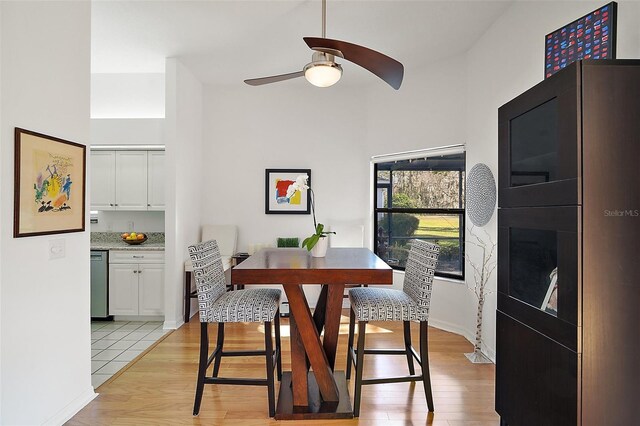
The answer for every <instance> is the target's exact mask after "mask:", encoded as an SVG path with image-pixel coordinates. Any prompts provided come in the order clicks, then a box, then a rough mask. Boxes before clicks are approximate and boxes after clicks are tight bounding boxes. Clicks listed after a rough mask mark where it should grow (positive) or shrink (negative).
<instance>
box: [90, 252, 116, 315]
mask: <svg viewBox="0 0 640 426" xmlns="http://www.w3.org/2000/svg"><path fill="white" fill-rule="evenodd" d="M91 318H92V319H93V318H96V319H112V317H110V316H109V252H108V251H106V250H91Z"/></svg>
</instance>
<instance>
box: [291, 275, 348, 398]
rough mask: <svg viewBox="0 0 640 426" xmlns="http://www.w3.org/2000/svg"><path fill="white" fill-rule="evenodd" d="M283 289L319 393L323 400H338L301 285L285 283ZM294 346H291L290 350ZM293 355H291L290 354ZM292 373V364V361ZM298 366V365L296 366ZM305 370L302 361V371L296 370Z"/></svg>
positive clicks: (332, 378)
mask: <svg viewBox="0 0 640 426" xmlns="http://www.w3.org/2000/svg"><path fill="white" fill-rule="evenodd" d="M284 291H285V293H286V294H287V299H288V300H289V308H290V309H291V313H292V315H293V316H294V318H295V319H294V321H295V322H296V327H297V329H298V334H299V335H300V337H301V339H302V343H303V345H304V349H305V352H306V354H307V356H308V357H309V361H310V362H311V366H312V367H313V372H314V375H315V378H316V381H317V383H318V388H319V389H320V394H321V395H322V398H323V400H324V401H339V395H338V386H337V385H336V381H335V379H334V377H333V372H332V371H331V367H330V366H329V361H328V360H327V355H326V354H325V352H324V349H323V346H322V342H321V341H320V335H319V334H318V330H316V327H315V323H314V322H313V318H312V317H311V310H310V309H309V305H308V303H307V299H306V298H305V297H304V293H303V292H302V288H301V286H299V285H297V284H285V285H284ZM294 349H295V348H294V346H292V347H291V350H292V352H293V351H294ZM292 357H293V355H292ZM291 367H292V374H295V373H293V368H294V365H293V363H292V366H291ZM297 368H298V369H299V368H300V367H299V366H298V367H297ZM305 372H306V363H304V369H303V371H300V370H298V374H304V373H305Z"/></svg>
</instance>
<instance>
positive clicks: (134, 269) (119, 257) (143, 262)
mask: <svg viewBox="0 0 640 426" xmlns="http://www.w3.org/2000/svg"><path fill="white" fill-rule="evenodd" d="M109 259H110V262H109V315H164V253H161V252H138V251H112V252H111V254H110V256H109Z"/></svg>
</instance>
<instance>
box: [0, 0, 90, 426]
mask: <svg viewBox="0 0 640 426" xmlns="http://www.w3.org/2000/svg"><path fill="white" fill-rule="evenodd" d="M0 9H1V15H2V16H1V19H2V22H1V25H0V28H1V36H0V43H1V47H0V54H1V56H0V70H1V72H0V78H1V81H0V84H1V87H2V97H1V99H0V105H1V110H2V117H1V122H0V153H1V155H0V170H1V179H0V180H1V181H2V182H3V185H2V187H1V188H0V199H1V202H0V211H1V213H0V218H1V220H2V226H1V230H0V250H1V252H2V257H1V260H0V265H1V267H0V268H1V269H0V272H1V275H0V283H1V288H0V294H1V299H0V301H1V307H0V315H1V316H0V329H1V332H0V333H1V336H2V346H1V352H0V361H1V365H0V372H1V376H0V385H1V388H2V397H1V398H2V399H1V401H0V407H1V414H2V417H1V418H0V423H2V424H7V425H27V424H28V425H33V424H47V423H50V424H60V423H63V422H64V421H65V420H66V419H67V418H69V417H70V416H71V415H73V414H74V413H75V412H76V411H77V410H79V409H80V408H81V407H82V406H83V405H84V404H85V403H86V402H87V401H88V400H90V399H91V398H93V397H94V396H95V394H94V392H93V388H92V387H91V380H90V375H91V366H90V359H91V353H90V345H91V339H90V325H89V317H90V314H89V300H90V299H89V233H88V232H79V233H72V234H60V235H54V236H43V237H28V238H19V239H14V238H13V235H12V218H13V186H14V185H13V169H14V166H13V161H14V149H13V143H14V142H13V140H14V139H13V131H14V127H16V126H18V127H23V128H27V129H30V130H34V131H38V132H42V133H45V134H50V135H55V136H58V137H61V138H63V139H68V140H72V141H75V142H79V143H82V144H88V143H89V93H90V89H89V71H90V34H91V31H90V22H91V3H90V2H71V1H70V2H2V3H0ZM86 226H87V228H88V226H89V220H88V210H87V217H86ZM52 239H62V240H64V242H65V246H66V257H65V258H63V259H58V260H49V258H48V254H47V252H48V244H49V241H50V240H52Z"/></svg>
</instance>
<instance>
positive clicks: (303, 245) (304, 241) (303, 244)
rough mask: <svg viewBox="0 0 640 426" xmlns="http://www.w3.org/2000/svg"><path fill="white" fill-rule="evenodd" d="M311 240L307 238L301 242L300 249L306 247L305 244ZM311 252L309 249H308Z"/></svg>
mask: <svg viewBox="0 0 640 426" xmlns="http://www.w3.org/2000/svg"><path fill="white" fill-rule="evenodd" d="M310 239H311V237H307V238H305V239H304V240H303V241H302V247H307V244H308V243H309V240H310ZM309 250H311V249H309Z"/></svg>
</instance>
